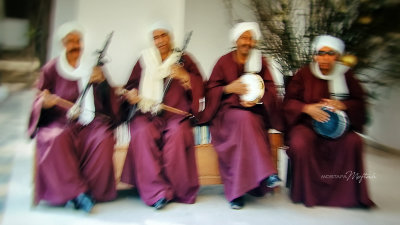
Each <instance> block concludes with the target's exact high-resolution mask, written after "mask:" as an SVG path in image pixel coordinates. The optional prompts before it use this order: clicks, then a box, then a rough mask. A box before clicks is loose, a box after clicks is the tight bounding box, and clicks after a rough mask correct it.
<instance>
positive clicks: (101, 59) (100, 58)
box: [70, 31, 114, 117]
mask: <svg viewBox="0 0 400 225" xmlns="http://www.w3.org/2000/svg"><path fill="white" fill-rule="evenodd" d="M113 34H114V31H112V32H111V33H110V34H109V35H108V37H107V39H106V42H105V43H104V46H103V48H102V49H101V50H97V51H96V53H97V54H98V57H97V63H96V66H103V65H104V64H105V63H106V62H105V60H104V56H105V55H106V51H107V48H108V46H109V45H110V42H111V37H112V36H113ZM91 86H92V83H91V82H88V83H87V84H86V86H85V88H84V89H83V91H82V92H81V94H80V96H79V97H78V100H77V101H76V102H75V104H74V105H73V106H72V107H71V108H70V115H73V117H77V115H79V113H80V112H81V109H80V107H81V103H82V100H83V98H84V97H85V95H86V93H87V92H88V90H89V88H90V87H91Z"/></svg>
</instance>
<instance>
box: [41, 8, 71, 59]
mask: <svg viewBox="0 0 400 225" xmlns="http://www.w3.org/2000/svg"><path fill="white" fill-rule="evenodd" d="M77 2H78V0H68V1H65V0H54V5H53V9H52V12H51V13H52V15H51V17H52V20H51V22H50V29H49V34H50V35H49V42H48V49H49V50H48V52H49V54H47V59H48V60H49V59H52V58H54V57H55V56H57V55H58V54H59V52H60V46H61V44H60V43H58V41H57V40H55V39H54V32H55V31H57V28H58V27H59V26H61V25H62V24H63V23H65V22H68V21H72V20H76V17H77V16H76V14H77V11H78V8H77Z"/></svg>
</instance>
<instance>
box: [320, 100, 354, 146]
mask: <svg viewBox="0 0 400 225" xmlns="http://www.w3.org/2000/svg"><path fill="white" fill-rule="evenodd" d="M322 110H324V111H325V112H327V113H329V115H330V118H329V120H328V121H327V122H318V121H316V120H313V121H312V125H313V128H314V130H315V132H317V133H318V134H320V135H321V136H324V137H327V138H331V139H336V138H338V137H340V136H342V135H343V134H344V132H345V131H346V130H347V129H348V127H349V120H348V118H347V115H346V113H345V112H343V111H341V110H336V111H335V112H332V111H330V110H329V109H327V108H326V107H324V108H322Z"/></svg>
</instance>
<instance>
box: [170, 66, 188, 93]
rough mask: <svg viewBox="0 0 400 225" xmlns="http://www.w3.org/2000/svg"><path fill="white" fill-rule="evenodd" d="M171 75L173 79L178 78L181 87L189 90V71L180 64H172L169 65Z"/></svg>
mask: <svg viewBox="0 0 400 225" xmlns="http://www.w3.org/2000/svg"><path fill="white" fill-rule="evenodd" d="M171 71H172V73H171V75H170V76H171V77H172V78H173V79H177V80H179V82H180V83H181V85H182V87H183V88H185V90H189V89H191V88H192V86H191V85H190V76H189V73H188V72H187V71H186V70H185V69H184V68H183V67H182V66H180V65H178V64H174V65H172V66H171Z"/></svg>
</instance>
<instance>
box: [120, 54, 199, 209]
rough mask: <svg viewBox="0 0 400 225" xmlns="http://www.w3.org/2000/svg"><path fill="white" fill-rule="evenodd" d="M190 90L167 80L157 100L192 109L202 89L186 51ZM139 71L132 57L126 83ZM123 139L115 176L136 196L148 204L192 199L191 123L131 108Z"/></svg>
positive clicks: (135, 80) (134, 84)
mask: <svg viewBox="0 0 400 225" xmlns="http://www.w3.org/2000/svg"><path fill="white" fill-rule="evenodd" d="M184 68H185V70H186V71H187V72H188V73H189V76H190V83H191V90H185V89H184V88H183V87H182V86H181V84H180V83H179V81H178V80H172V82H171V84H170V87H169V89H168V92H167V93H166V95H165V97H164V101H163V103H164V104H165V105H168V106H172V107H175V108H177V109H180V110H183V111H186V112H190V113H192V114H194V115H195V116H197V115H198V110H199V99H200V98H202V97H203V95H204V86H203V79H202V76H201V74H200V72H199V70H198V68H197V66H196V64H195V63H194V62H193V60H192V59H191V57H189V56H188V55H187V54H185V55H184ZM141 74H142V66H141V65H140V61H138V62H137V63H136V65H135V66H134V68H133V71H132V74H131V76H130V78H129V80H128V83H127V85H126V88H127V89H129V90H130V89H132V88H137V89H138V88H139V82H140V78H141ZM130 130H131V142H130V145H129V149H128V153H127V157H126V161H125V165H124V170H123V173H122V177H121V180H122V181H123V182H126V183H129V184H133V185H135V186H136V188H137V189H138V192H139V194H140V197H141V199H142V200H143V201H144V202H145V203H146V204H147V205H153V204H154V203H155V202H156V201H158V200H159V199H160V198H166V199H168V200H174V201H176V202H181V203H194V202H195V200H196V196H197V192H198V189H199V181H198V174H197V167H196V160H195V152H194V151H195V148H194V137H193V131H192V126H191V124H190V122H189V120H188V119H187V118H185V117H184V116H182V115H178V114H174V113H171V112H168V111H163V112H162V113H161V115H157V116H152V115H151V114H150V113H145V114H143V113H142V112H140V111H137V112H136V114H135V116H134V117H133V119H132V121H131V123H130Z"/></svg>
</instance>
